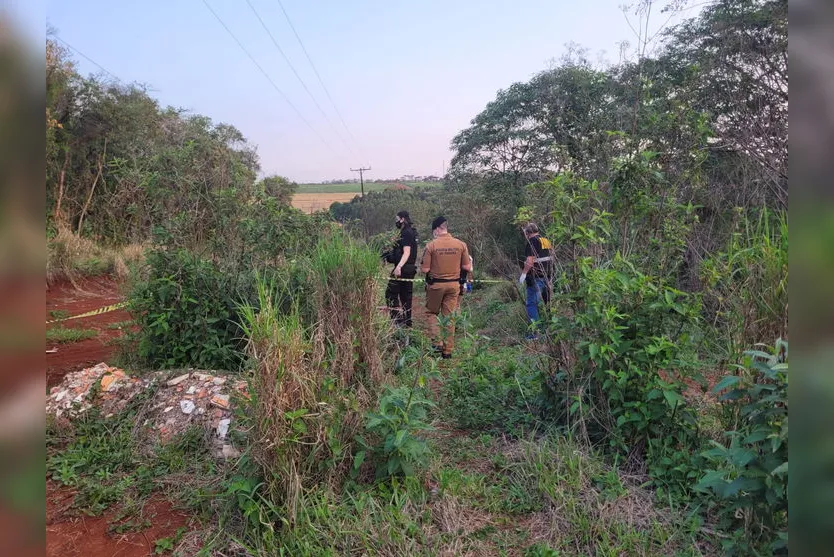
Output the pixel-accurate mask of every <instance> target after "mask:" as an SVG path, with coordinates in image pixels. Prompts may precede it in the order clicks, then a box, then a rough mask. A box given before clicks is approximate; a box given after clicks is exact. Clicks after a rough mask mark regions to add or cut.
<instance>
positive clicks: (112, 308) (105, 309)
mask: <svg viewBox="0 0 834 557" xmlns="http://www.w3.org/2000/svg"><path fill="white" fill-rule="evenodd" d="M378 278H379V279H381V280H395V281H398V282H426V279H424V278H413V279H407V278H395V277H378ZM479 282H487V283H499V282H512V281H511V280H507V279H475V280H474V281H473V283H479ZM124 307H127V302H119V303H118V304H112V305H109V306H104V307H101V308H98V309H94V310H91V311H88V312H85V313H81V314H78V315H72V316H70V317H62V318H61V319H52V320H51V321H47V322H46V324H47V325H50V324H52V323H61V322H62V321H69V320H70V319H81V318H83V317H92V316H93V315H99V314H102V313H108V312H111V311H116V310H117V309H122V308H124Z"/></svg>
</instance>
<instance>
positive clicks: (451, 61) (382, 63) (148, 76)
mask: <svg viewBox="0 0 834 557" xmlns="http://www.w3.org/2000/svg"><path fill="white" fill-rule="evenodd" d="M206 3H208V5H209V6H210V7H211V8H212V9H213V10H214V11H215V12H216V13H217V15H218V16H219V17H220V19H221V20H222V21H223V23H225V25H226V26H228V28H229V29H230V30H231V32H232V33H233V34H234V35H235V36H236V37H237V39H238V40H239V41H240V43H241V44H242V45H243V47H244V48H245V49H246V51H248V52H249V53H250V54H251V55H252V57H253V58H254V59H255V60H256V62H257V63H258V64H259V65H260V67H261V68H262V69H263V71H264V72H265V73H266V74H267V75H268V76H269V78H267V77H266V76H265V75H264V73H262V72H261V70H259V69H258V67H257V66H256V65H255V64H254V63H253V62H252V60H251V59H250V58H249V57H248V56H247V54H246V53H244V51H243V50H242V49H241V47H240V46H238V44H237V43H236V42H235V39H233V38H232V37H231V36H230V35H229V33H228V32H227V31H226V30H225V29H224V27H223V25H222V24H221V23H220V22H218V20H217V19H216V18H215V16H214V15H213V14H212V12H211V11H210V10H209V8H207V7H206ZM249 4H251V6H253V7H254V9H255V11H256V12H257V14H258V15H259V16H260V18H261V19H262V20H263V22H264V23H265V25H266V27H267V28H268V30H269V32H270V33H271V34H272V36H273V37H274V39H275V41H276V42H277V44H278V46H279V47H280V48H281V49H282V50H283V52H284V53H285V54H286V56H287V58H288V59H289V60H290V62H291V63H292V65H293V66H294V67H295V69H296V71H297V72H298V74H299V76H300V77H301V80H302V81H303V82H304V83H305V84H306V86H307V88H308V89H309V90H310V92H311V93H312V97H313V98H314V99H315V102H314V101H313V100H312V99H311V97H310V96H309V95H308V93H307V92H306V91H305V89H304V86H303V85H302V84H301V83H300V82H299V80H298V79H297V78H296V77H295V75H294V74H293V71H292V69H291V68H290V66H289V65H288V64H287V62H286V61H285V60H284V58H283V57H282V56H281V54H280V53H279V51H278V49H277V48H276V46H275V44H274V43H273V42H272V39H270V36H269V34H268V33H267V31H265V30H264V28H263V26H262V25H261V23H260V22H259V20H258V17H257V16H256V15H255V12H253V10H252V8H251V7H250V5H249ZM621 4H622V0H581V1H577V0H515V1H510V0H446V1H440V0H423V1H420V2H416V1H409V2H404V1H390V0H389V1H382V0H377V1H374V0H353V1H351V2H346V1H344V0H281V1H280V2H279V1H278V0H248V1H247V0H164V1H163V0H142V1H141V2H138V1H133V2H123V1H113V0H74V1H72V2H69V1H67V0H47V2H46V4H45V16H46V22H47V24H48V25H50V26H52V27H53V28H54V29H55V30H56V32H57V36H58V37H60V38H61V39H63V40H64V41H66V43H68V44H69V45H71V46H72V47H73V48H74V49H76V50H77V51H80V52H81V53H83V54H84V55H86V56H87V57H88V58H90V59H91V60H93V61H94V62H95V63H97V64H98V65H100V66H102V67H103V68H105V69H106V70H107V71H108V72H110V73H111V74H113V75H114V76H116V77H117V78H118V79H119V80H120V81H123V82H127V83H130V82H138V83H142V84H145V85H147V86H148V87H149V90H150V94H151V95H152V96H154V97H155V98H157V99H158V100H159V101H160V102H161V103H162V104H163V105H171V106H175V107H179V108H184V109H187V110H189V111H192V112H194V113H198V114H203V115H205V116H208V117H209V118H211V119H212V120H213V121H215V122H224V123H228V124H231V125H233V126H235V127H236V128H238V129H239V130H240V131H241V132H242V133H243V134H244V136H246V138H247V139H248V140H249V142H250V143H252V144H253V145H255V146H256V147H257V149H258V153H259V156H260V163H261V167H262V173H263V174H265V175H267V174H279V175H283V176H287V177H288V178H290V179H291V180H294V181H296V182H299V183H307V182H318V181H322V180H329V179H337V178H350V177H354V176H355V173H353V172H351V171H350V169H351V168H358V167H359V166H363V167H366V168H367V167H370V168H371V170H370V171H369V172H367V173H366V176H367V177H368V178H369V179H374V178H383V179H384V178H395V177H400V176H403V175H408V174H413V175H432V174H433V175H441V173H442V172H443V169H444V168H447V167H448V165H449V161H450V159H451V157H452V152H451V151H450V141H451V139H452V138H453V137H454V136H455V135H456V134H457V133H458V132H459V131H461V130H462V129H464V128H466V127H467V126H468V125H469V123H470V121H471V120H472V118H474V117H475V116H476V115H477V114H478V113H479V112H480V111H481V110H483V108H484V107H485V105H486V104H487V103H488V102H489V101H491V100H492V99H494V98H495V95H496V93H497V92H498V91H499V90H500V89H505V88H507V87H509V86H510V85H512V84H513V83H515V82H518V81H526V80H528V79H530V78H531V77H533V76H534V75H535V74H536V73H538V72H540V71H542V70H544V69H547V68H548V67H549V65H550V64H551V63H552V61H553V60H556V59H558V58H560V57H561V56H562V55H563V54H564V53H565V52H566V50H567V49H566V45H567V44H569V43H576V44H579V45H581V46H583V47H586V48H588V50H589V56H590V58H591V59H592V60H597V59H598V57H599V56H600V54H602V53H604V54H603V56H604V57H605V58H606V59H607V60H608V61H613V62H616V61H617V60H618V59H619V46H618V43H620V41H622V40H628V41H630V43H631V44H632V45H635V44H636V37H635V34H634V32H633V30H632V29H631V28H630V26H629V23H628V22H627V21H626V18H625V16H624V14H623V11H622V9H621V8H620V5H621ZM282 6H283V8H284V9H285V10H286V13H287V14H288V16H289V21H291V22H292V25H293V26H294V27H295V30H296V31H297V33H298V35H299V36H300V38H301V41H302V42H303V45H304V48H306V50H307V53H308V54H309V56H310V58H311V59H312V61H313V63H314V64H315V69H316V70H318V73H319V75H320V76H321V78H322V81H323V82H324V85H325V86H326V89H327V92H329V94H330V97H331V98H332V100H333V103H334V104H335V106H336V107H337V109H338V113H337V112H336V109H334V104H333V103H331V101H330V99H329V98H328V96H327V94H326V92H325V90H324V89H323V87H322V85H321V83H320V82H319V80H318V78H317V77H316V74H315V71H314V70H313V67H312V66H311V65H310V63H309V62H308V61H307V58H306V57H305V54H304V51H303V50H302V47H301V46H300V44H299V42H298V40H297V39H296V37H295V35H294V33H293V30H292V28H291V26H290V24H289V23H288V19H287V18H286V17H285V15H284V12H283V11H282ZM629 15H630V18H631V21H632V25H633V26H635V27H636V25H637V23H636V22H637V16H635V15H634V14H633V10H631V12H630V14H629ZM685 15H686V16H693V15H695V12H694V11H693V10H690V11H688V12H685ZM680 17H681V16H675V17H673V19H672V20H671V21H670V22H669V23H670V24H674V23H675V22H676V21H678V20H679V19H680ZM21 20H22V21H24V22H26V23H28V24H29V25H30V26H31V25H33V23H32V22H34V21H37V18H35V17H33V16H32V14H29V15H28V17H27V16H22V17H21ZM668 20H669V14H664V13H660V9H659V7H658V8H656V9H655V14H654V15H653V16H652V18H651V19H650V22H649V28H650V30H652V31H654V30H656V29H658V28H659V27H661V26H662V25H664V24H666V23H667V21H668ZM631 50H632V51H633V46H632V49H631ZM73 56H74V58H75V60H76V62H77V66H78V68H79V69H80V71H81V72H82V73H84V74H88V73H101V70H100V69H99V68H98V67H97V66H96V65H95V64H93V63H92V62H90V61H88V60H86V59H85V58H83V57H82V56H80V55H79V54H78V53H77V52H76V53H73ZM270 80H271V82H270ZM272 83H274V84H275V85H274V86H273V84H272ZM276 88H277V89H278V90H280V91H281V92H280V93H279V92H278V91H277V90H276ZM281 93H283V96H282V94H281ZM285 97H286V99H289V101H290V103H291V104H292V106H294V107H295V109H294V108H292V107H291V106H290V104H288V103H287V101H286V100H285ZM316 102H317V103H318V106H317V105H316ZM319 107H321V110H320V108H319ZM322 111H323V112H324V114H322ZM340 115H341V118H340ZM342 119H343V120H344V123H345V124H346V127H345V126H344V125H343V124H342Z"/></svg>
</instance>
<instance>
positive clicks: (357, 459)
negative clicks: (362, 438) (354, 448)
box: [353, 451, 365, 470]
mask: <svg viewBox="0 0 834 557" xmlns="http://www.w3.org/2000/svg"><path fill="white" fill-rule="evenodd" d="M363 462H365V451H359V452H358V453H356V456H354V457H353V469H354V470H358V469H359V467H360V466H362V463H363Z"/></svg>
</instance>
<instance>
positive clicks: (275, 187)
mask: <svg viewBox="0 0 834 557" xmlns="http://www.w3.org/2000/svg"><path fill="white" fill-rule="evenodd" d="M255 188H256V189H257V190H259V191H263V192H265V193H266V194H267V195H268V196H270V197H274V198H275V199H276V200H278V202H279V203H281V204H283V205H289V204H291V203H292V196H293V195H295V192H296V191H298V184H296V183H295V182H291V181H290V180H288V179H287V178H284V177H283V176H267V177H266V178H264V179H263V180H261V181H260V182H258V183H257V185H256V186H255Z"/></svg>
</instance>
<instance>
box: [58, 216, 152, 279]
mask: <svg viewBox="0 0 834 557" xmlns="http://www.w3.org/2000/svg"><path fill="white" fill-rule="evenodd" d="M47 248H48V249H47V253H48V258H47V262H46V283H47V284H48V285H52V284H55V283H58V282H61V281H63V280H66V281H69V282H70V283H72V284H73V285H76V286H77V282H78V281H79V280H80V279H82V278H84V277H91V276H101V275H113V276H115V277H116V278H119V279H123V278H126V277H127V276H128V274H129V272H130V271H129V267H128V266H129V265H130V264H133V263H136V262H140V261H142V259H143V258H144V252H145V246H142V245H140V244H128V245H126V246H121V247H115V248H109V247H103V246H101V245H99V244H97V243H96V242H94V241H93V240H90V239H89V238H85V237H83V236H79V235H78V234H75V233H74V232H72V231H70V230H68V229H66V228H63V229H60V230H59V231H58V232H57V233H56V235H55V237H54V238H52V239H51V240H50V241H49V243H48V245H47Z"/></svg>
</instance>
